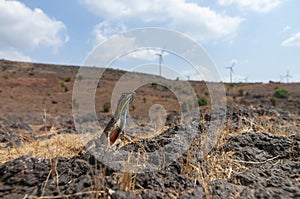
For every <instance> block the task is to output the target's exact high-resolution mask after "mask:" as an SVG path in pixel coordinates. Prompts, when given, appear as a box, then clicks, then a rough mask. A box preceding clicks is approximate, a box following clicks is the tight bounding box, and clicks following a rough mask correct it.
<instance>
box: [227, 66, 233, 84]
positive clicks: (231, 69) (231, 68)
mask: <svg viewBox="0 0 300 199" xmlns="http://www.w3.org/2000/svg"><path fill="white" fill-rule="evenodd" d="M234 65H235V62H233V63H232V64H231V66H227V67H226V69H229V72H230V83H232V73H233V72H234V71H233V66H234Z"/></svg>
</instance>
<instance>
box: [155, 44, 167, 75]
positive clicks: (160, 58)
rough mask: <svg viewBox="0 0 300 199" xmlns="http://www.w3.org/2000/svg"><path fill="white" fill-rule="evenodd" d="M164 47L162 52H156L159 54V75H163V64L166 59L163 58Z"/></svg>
mask: <svg viewBox="0 0 300 199" xmlns="http://www.w3.org/2000/svg"><path fill="white" fill-rule="evenodd" d="M164 51H165V50H164V49H162V50H161V52H160V53H156V55H157V56H158V65H159V76H160V77H161V64H163V63H164V59H163V57H162V56H163V53H164Z"/></svg>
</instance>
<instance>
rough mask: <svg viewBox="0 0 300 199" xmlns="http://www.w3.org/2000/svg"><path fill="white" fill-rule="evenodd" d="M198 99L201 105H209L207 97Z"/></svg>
mask: <svg viewBox="0 0 300 199" xmlns="http://www.w3.org/2000/svg"><path fill="white" fill-rule="evenodd" d="M197 101H198V105H199V106H204V105H207V99H205V98H198V100H197Z"/></svg>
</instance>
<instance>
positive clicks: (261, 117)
mask: <svg viewBox="0 0 300 199" xmlns="http://www.w3.org/2000/svg"><path fill="white" fill-rule="evenodd" d="M78 69H79V67H78V66H59V65H50V64H37V63H24V62H12V61H7V60H0V198H127V199H129V198H300V83H279V82H269V83H259V82H258V83H232V84H228V83H226V84H224V86H225V91H226V99H227V106H226V117H225V118H224V121H225V122H224V125H223V127H222V129H220V135H219V136H218V138H217V141H216V143H215V145H214V146H213V148H212V149H211V150H210V151H209V153H208V154H205V155H204V156H201V157H199V155H198V153H199V150H201V146H203V144H204V143H205V142H206V140H205V137H206V135H207V134H208V133H209V126H210V125H212V124H213V122H214V121H213V118H214V117H212V115H211V107H210V103H211V102H210V93H209V91H208V89H207V86H206V85H207V84H206V83H205V82H203V81H199V82H197V81H189V82H188V83H189V84H190V85H191V86H192V88H193V89H194V91H195V93H196V95H197V98H198V103H199V107H198V108H197V110H194V111H197V112H199V114H200V118H198V119H194V120H191V121H190V122H189V124H188V125H187V124H182V123H180V122H179V120H178V118H180V114H181V112H182V109H183V107H182V106H181V105H180V104H179V103H178V100H177V99H176V96H175V95H174V94H173V93H172V92H170V91H169V90H168V88H166V87H164V86H161V85H157V84H148V85H144V86H142V87H140V88H138V89H137V90H136V96H135V99H134V101H133V102H132V104H131V106H130V108H129V113H130V116H131V117H132V118H133V120H134V121H135V122H136V123H137V124H138V125H140V126H147V125H148V124H149V123H150V122H151V119H150V118H149V115H148V111H149V109H150V108H151V106H152V105H153V104H160V105H162V106H163V107H164V108H165V110H166V113H167V118H166V124H165V128H164V130H163V131H161V133H159V134H157V135H156V136H153V138H152V139H140V140H135V141H134V142H129V143H126V145H125V146H123V147H124V148H125V149H126V150H127V151H137V152H138V153H140V154H143V153H146V152H153V151H156V150H157V149H158V148H160V147H164V146H166V145H168V144H169V142H170V140H172V139H173V138H174V137H176V136H178V135H185V134H186V133H187V132H188V129H189V128H190V127H191V128H193V129H194V132H196V135H195V137H194V138H193V140H192V142H191V143H190V146H188V147H187V148H188V149H187V150H186V151H185V152H183V153H182V154H181V156H180V157H179V158H178V159H177V160H176V161H173V162H171V163H170V164H167V165H165V166H164V167H163V168H161V169H160V170H156V171H146V170H145V171H144V172H141V173H129V172H122V171H119V170H116V169H112V168H108V167H106V166H105V165H103V164H102V163H101V162H98V161H97V159H96V158H95V157H94V156H93V155H92V154H91V153H90V152H89V151H86V150H85V149H84V145H85V143H86V142H87V141H88V140H87V139H83V137H82V136H81V135H80V132H78V131H77V130H76V128H75V125H74V121H73V116H72V104H73V105H74V104H76V103H74V101H73V100H72V91H73V84H74V81H75V79H76V74H77V71H78ZM125 73H126V72H125V71H121V70H113V69H107V70H106V71H105V73H104V74H103V76H102V77H101V79H100V80H99V82H98V86H97V90H96V94H95V108H96V113H97V117H98V121H99V124H100V125H101V128H102V129H103V128H105V126H106V124H107V123H108V122H109V120H110V118H111V117H112V115H113V112H112V108H111V106H110V102H111V95H112V92H113V89H114V87H115V85H116V83H117V82H118V80H119V79H120V77H122V76H123V75H124V74H125ZM130 74H132V75H141V74H138V73H130ZM143 75H145V74H143ZM148 76H149V75H148ZM149 77H151V76H149ZM77 78H78V77H77ZM174 81H181V80H174ZM208 84H209V83H208ZM145 131H146V130H145ZM88 133H90V134H92V135H95V134H99V133H100V132H99V131H96V132H93V130H91V132H88ZM145 133H147V132H145ZM128 162H130V161H129V160H128ZM121 166H126V165H121Z"/></svg>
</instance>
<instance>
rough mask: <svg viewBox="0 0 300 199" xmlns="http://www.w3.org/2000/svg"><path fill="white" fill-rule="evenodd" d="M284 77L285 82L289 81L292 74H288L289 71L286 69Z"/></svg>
mask: <svg viewBox="0 0 300 199" xmlns="http://www.w3.org/2000/svg"><path fill="white" fill-rule="evenodd" d="M284 77H285V78H286V82H287V83H289V80H290V78H291V77H292V76H291V75H290V72H289V71H287V72H286V75H285V76H284Z"/></svg>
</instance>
